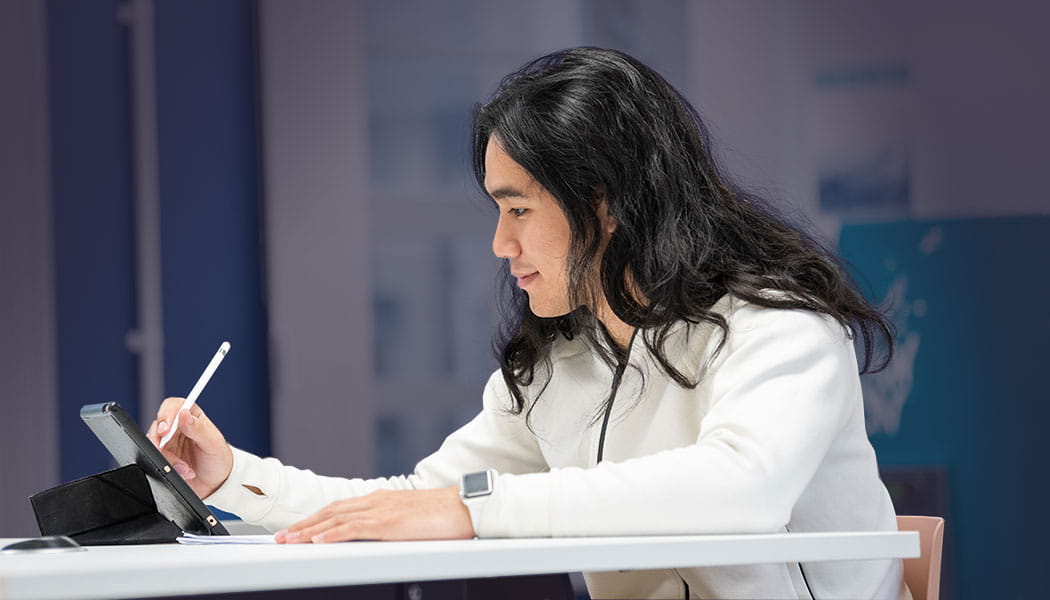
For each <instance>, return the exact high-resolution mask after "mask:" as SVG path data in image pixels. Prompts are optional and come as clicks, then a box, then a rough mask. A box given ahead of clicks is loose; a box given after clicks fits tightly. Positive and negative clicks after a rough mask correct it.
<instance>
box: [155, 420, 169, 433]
mask: <svg viewBox="0 0 1050 600" xmlns="http://www.w3.org/2000/svg"><path fill="white" fill-rule="evenodd" d="M167 432H168V422H167V421H161V422H160V423H158V424H157V433H167Z"/></svg>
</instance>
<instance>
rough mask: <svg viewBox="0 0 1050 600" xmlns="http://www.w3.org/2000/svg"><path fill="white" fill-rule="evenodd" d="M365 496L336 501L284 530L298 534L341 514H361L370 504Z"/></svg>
mask: <svg viewBox="0 0 1050 600" xmlns="http://www.w3.org/2000/svg"><path fill="white" fill-rule="evenodd" d="M365 498H367V496H361V497H357V498H346V499H344V500H336V501H335V502H332V503H331V504H329V505H328V506H325V507H324V508H322V509H321V510H319V511H317V512H315V513H314V514H312V515H310V516H308V517H306V518H305V519H303V520H301V521H297V522H295V523H292V524H291V525H289V526H288V528H287V529H286V530H285V531H287V532H288V533H294V532H300V531H302V530H303V529H306V528H308V527H313V526H315V525H317V524H318V523H322V522H324V521H327V520H329V519H331V518H332V517H335V516H336V515H341V514H353V513H355V512H361V511H363V510H366V509H367V508H368V507H369V506H370V505H371V503H369V502H366V501H365Z"/></svg>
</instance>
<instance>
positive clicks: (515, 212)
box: [507, 208, 529, 217]
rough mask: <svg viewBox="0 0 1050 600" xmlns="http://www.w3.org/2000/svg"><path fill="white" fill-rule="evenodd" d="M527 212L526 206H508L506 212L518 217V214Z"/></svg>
mask: <svg viewBox="0 0 1050 600" xmlns="http://www.w3.org/2000/svg"><path fill="white" fill-rule="evenodd" d="M527 212H529V209H527V208H508V209H507V213H509V214H512V215H514V216H515V217H520V216H522V215H524V214H525V213H527Z"/></svg>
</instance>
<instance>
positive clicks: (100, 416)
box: [80, 402, 229, 535]
mask: <svg viewBox="0 0 1050 600" xmlns="http://www.w3.org/2000/svg"><path fill="white" fill-rule="evenodd" d="M80 418H81V419H83V421H84V423H86V424H87V426H88V427H90V428H91V431H93V432H94V433H95V437H97V438H98V439H99V441H100V442H102V445H103V446H105V447H106V449H107V450H109V453H110V454H112V455H113V458H115V459H116V460H117V465H118V466H121V467H123V466H126V465H131V464H135V465H138V466H139V467H140V468H141V469H142V470H143V471H144V472H145V473H146V480H147V481H149V486H150V489H151V490H152V491H153V499H154V501H155V502H156V503H157V511H158V512H160V514H162V515H164V517H165V518H166V519H169V520H170V521H172V522H173V523H175V524H176V525H178V526H179V527H180V528H181V529H182V530H183V531H189V532H192V533H197V534H204V535H229V532H228V531H226V528H225V527H223V526H222V523H220V522H219V520H218V519H216V518H215V515H213V514H212V513H211V511H210V510H208V507H207V506H205V505H204V502H201V499H200V498H198V497H197V494H196V493H195V492H194V491H193V490H192V489H190V486H189V485H187V484H186V481H185V480H183V479H182V476H181V475H179V474H178V473H177V472H176V471H175V469H173V468H172V466H171V465H170V464H169V463H168V460H167V459H166V458H164V455H163V454H161V453H160V450H158V449H157V447H156V446H154V445H153V442H151V441H149V439H148V438H147V437H146V434H144V433H143V432H142V430H140V429H139V427H138V425H137V424H136V423H135V421H134V420H133V419H132V418H131V417H130V416H129V415H128V413H126V412H124V409H123V408H121V407H120V405H119V404H117V403H116V402H107V403H105V404H87V405H85V406H83V407H82V408H81V409H80Z"/></svg>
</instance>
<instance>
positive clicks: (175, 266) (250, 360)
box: [155, 0, 270, 454]
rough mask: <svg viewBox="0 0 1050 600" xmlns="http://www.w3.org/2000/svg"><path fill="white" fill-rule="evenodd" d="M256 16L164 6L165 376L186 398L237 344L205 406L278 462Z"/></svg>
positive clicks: (233, 9)
mask: <svg viewBox="0 0 1050 600" xmlns="http://www.w3.org/2000/svg"><path fill="white" fill-rule="evenodd" d="M253 7H254V5H253V4H252V3H251V2H248V1H246V0H240V1H225V2H210V1H204V0H194V1H189V2H186V1H172V0H168V1H163V2H158V3H157V5H156V13H155V20H156V46H157V109H158V110H157V120H158V129H159V132H158V135H159V138H160V148H159V154H160V196H161V223H162V236H161V244H162V256H163V273H164V279H163V290H164V336H165V351H164V371H165V387H166V390H165V392H166V393H167V394H169V395H174V396H185V395H186V394H188V393H189V391H190V388H191V387H192V386H193V384H194V382H196V380H197V377H199V376H200V373H201V371H202V370H203V369H204V366H205V365H206V364H207V362H208V360H209V359H210V358H211V356H212V354H214V352H215V350H216V349H217V348H218V347H219V344H220V343H222V341H223V340H229V341H230V344H231V345H232V348H231V350H230V353H229V355H228V356H227V358H226V360H225V361H224V362H223V365H222V368H221V369H220V370H219V371H217V372H216V375H215V377H214V378H213V379H212V381H211V383H209V384H208V388H207V390H206V391H205V392H204V395H202V397H201V406H202V407H204V409H205V410H206V411H207V412H208V416H209V417H210V418H211V419H212V420H213V421H214V422H215V423H216V424H217V425H218V426H219V427H220V429H221V430H222V432H223V433H224V434H225V435H226V438H227V439H228V440H229V441H230V443H232V444H234V445H236V446H239V447H241V448H244V449H246V450H250V451H252V452H257V453H262V454H268V453H269V452H270V403H269V376H268V372H267V363H266V360H267V352H266V341H267V334H266V314H265V310H264V306H263V297H264V291H263V285H262V260H261V256H262V250H261V242H262V240H261V236H262V230H261V226H260V225H261V222H260V219H261V215H260V205H261V202H260V201H259V198H260V196H259V173H258V167H257V164H256V157H257V150H256V149H257V139H256V111H255V108H256V91H255V72H256V69H255V56H256V44H255V39H254V35H255V16H254V8H253Z"/></svg>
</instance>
